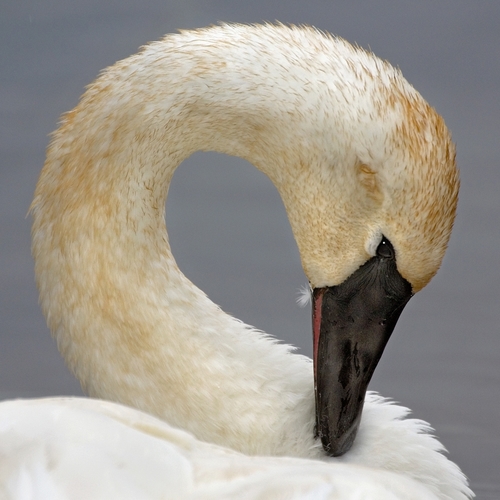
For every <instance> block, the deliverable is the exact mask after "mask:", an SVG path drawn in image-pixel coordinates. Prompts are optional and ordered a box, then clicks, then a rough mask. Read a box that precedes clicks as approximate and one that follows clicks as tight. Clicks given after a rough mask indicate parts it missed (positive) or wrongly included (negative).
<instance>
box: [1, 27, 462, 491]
mask: <svg viewBox="0 0 500 500" xmlns="http://www.w3.org/2000/svg"><path fill="white" fill-rule="evenodd" d="M197 150H216V151H220V152H223V153H227V154H231V155H236V156H240V157H243V158H246V159H248V160H249V161H250V162H251V163H253V164H254V165H255V166H256V167H257V168H259V169H260V170H262V171H263V172H264V173H266V174H267V175H268V176H269V178H270V179H271V180H272V181H273V183H274V184H275V186H276V187H277V189H278V191H279V193H280V195H281V197H282V199H283V202H284V204H285V207H286V209H287V213H288V216H289V220H290V223H291V226H292V230H293V232H294V236H295V238H296V241H297V244H298V246H299V251H300V254H301V259H302V264H303V267H304V270H305V273H306V275H307V277H308V279H309V281H310V285H311V287H313V288H316V287H324V286H335V285H338V284H340V283H342V282H343V281H344V280H345V279H346V278H347V277H349V276H350V275H351V274H352V273H353V272H354V271H355V270H356V269H357V268H358V267H359V266H360V265H362V264H363V263H364V262H366V261H367V260H368V259H370V258H371V257H372V256H373V254H374V252H375V250H376V248H377V245H378V244H379V242H380V240H381V238H382V235H384V237H386V238H388V239H389V240H390V241H391V242H392V245H393V246H394V249H395V252H396V255H397V267H398V271H399V272H400V273H401V275H402V276H403V277H404V278H405V279H406V280H407V281H408V282H409V283H410V284H411V286H412V289H413V291H414V292H417V291H419V290H420V289H421V288H423V287H424V286H425V285H426V284H427V283H428V281H429V280H430V279H431V278H432V276H433V275H434V274H435V272H436V271H437V269H438V267H439V265H440V263H441V260H442V257H443V255H444V252H445V250H446V246H447V243H448V239H449V235H450V231H451V227H452V224H453V220H454V215H455V210H456V200H457V193H458V175H457V171H456V168H455V163H454V147H453V144H452V143H451V140H450V137H449V134H448V132H447V130H446V127H445V125H444V123H443V121H442V119H441V118H440V117H439V116H438V115H437V114H436V113H435V112H434V110H433V109H432V108H430V107H429V106H428V105H427V103H425V101H424V100H423V99H422V98H421V97H420V95H419V94H418V93H417V92H416V91H415V90H414V89H413V88H412V87H411V86H410V85H409V84H408V83H407V82H406V81H405V80H404V78H403V77H402V76H401V74H400V73H399V72H398V71H397V70H395V69H394V68H392V67H391V66H390V65H389V64H388V63H386V62H383V61H380V60H379V59H377V58H376V57H375V56H373V55H372V54H370V53H368V52H365V51H363V50H361V49H357V48H354V47H352V46H351V45H349V44H348V43H346V42H345V41H343V40H341V39H337V38H332V37H330V36H328V35H324V34H322V33H319V32H317V31H315V30H314V29H312V28H296V27H292V28H288V27H285V26H270V25H267V26H240V25H235V26H231V25H230V26H227V25H225V26H218V27H212V28H208V29H206V30H198V31H188V32H183V33H180V34H177V35H169V36H167V37H166V38H165V39H164V40H162V41H160V42H156V43H153V44H151V45H149V46H147V47H145V48H144V49H143V51H142V52H141V53H139V54H137V55H135V56H132V57H130V58H128V59H126V60H124V61H121V62H119V63H117V64H116V65H114V66H113V67H111V68H109V69H108V70H106V71H105V72H104V73H103V74H102V75H101V76H100V77H99V79H98V80H96V82H95V83H94V84H92V85H91V86H90V87H89V88H88V90H87V91H86V93H85V95H84V96H83V97H82V100H81V102H80V104H79V105H78V106H77V107H76V108H75V109H74V110H73V111H71V112H69V113H68V114H66V115H65V116H64V118H63V121H62V125H61V127H60V128H59V130H58V131H57V132H56V133H55V134H54V138H53V141H52V143H51V146H50V148H49V150H48V152H47V161H46V164H45V167H44V170H43V172H42V175H41V177H40V181H39V183H38V186H37V190H36V194H35V199H34V201H33V205H32V213H33V217H34V224H33V255H34V258H35V266H36V275H37V283H38V287H39V290H40V300H41V306H42V309H43V311H44V314H45V315H46V318H47V322H48V324H49V326H50V328H51V330H52V333H53V335H54V337H55V338H56V340H57V342H58V347H59V349H60V350H61V352H62V354H63V356H64V357H65V359H66V361H67V363H68V365H69V367H70V368H71V369H72V371H73V372H74V373H75V375H76V376H77V377H78V378H79V380H80V381H81V383H82V386H83V388H84V389H85V390H86V391H87V392H88V393H89V394H90V395H91V396H93V397H98V398H102V399H108V400H111V401H115V402H119V403H122V404H125V405H128V406H131V407H135V408H138V409H140V410H142V411H143V412H145V413H140V412H137V411H136V410H132V409H128V408H125V407H122V406H118V405H116V404H114V403H109V402H102V401H97V400H78V399H59V400H39V401H32V402H8V403H2V405H0V432H2V433H3V437H2V439H0V457H2V456H3V457H8V459H3V460H2V461H1V462H0V466H1V468H0V478H1V482H0V485H1V488H2V490H0V491H1V492H2V493H3V494H4V497H5V498H38V497H37V496H36V495H37V494H38V493H37V492H44V495H45V496H43V495H42V496H41V497H43V498H45V497H48V498H78V494H79V493H78V492H83V493H82V494H81V498H89V497H92V498H113V497H114V498H128V497H130V498H152V499H153V498H190V495H191V496H192V497H193V498H195V497H196V498H342V499H345V498H349V499H351V498H352V499H357V498H373V499H381V498H384V499H388V498H408V499H410V498H419V499H422V498H439V499H443V500H444V499H455V500H460V499H466V498H467V497H469V496H470V495H471V492H470V490H469V489H468V487H467V484H466V480H465V478H464V476H463V475H462V474H461V472H460V471H459V469H458V467H457V466H456V465H454V464H453V463H452V462H450V461H449V460H448V459H447V458H445V457H444V456H443V455H442V454H441V453H440V452H439V451H440V450H441V446H440V444H439V443H438V442H437V441H436V440H435V439H434V438H432V437H430V436H429V435H428V434H427V431H428V428H427V425H426V424H424V423H422V422H419V421H415V420H410V419H404V417H405V415H406V413H407V411H406V410H405V409H404V408H401V407H399V406H395V405H390V404H388V403H386V402H384V401H383V400H381V399H380V398H378V397H377V396H376V395H373V394H368V395H367V399H366V401H365V407H364V410H363V418H362V421H361V425H360V428H359V432H358V436H357V438H356V441H355V442H354V445H353V447H352V449H351V450H350V451H349V452H348V453H346V454H345V455H344V456H342V457H340V458H336V459H331V458H330V459H327V458H325V456H324V454H323V451H322V449H321V445H320V444H318V441H317V440H316V439H315V437H314V425H315V419H314V389H313V374H312V363H311V360H309V359H307V358H305V357H303V356H299V355H296V354H293V353H292V352H291V349H290V347H289V346H285V345H281V344H278V343H277V342H276V341H274V340H273V339H272V338H270V337H268V336H267V335H265V334H263V333H262V332H259V331H257V330H255V329H253V328H251V327H249V326H247V325H244V324H243V323H241V322H239V321H238V320H236V319H234V318H232V317H230V316H228V315H227V314H225V313H224V312H222V311H221V310H220V308H219V307H217V306H216V305H215V304H213V303H212V302H211V301H210V300H209V299H208V298H207V297H206V296H205V295H204V294H203V292H201V291H200V290H199V289H198V288H196V287H195V286H194V285H193V284H192V283H191V282H189V280H187V278H186V277H185V276H184V275H183V274H182V273H181V272H180V270H179V269H178V267H177V265H176V263H175V260H174V258H173V256H172V254H171V252H170V246H169V243H168V237H167V234H166V231H165V214H164V206H165V200H166V196H167V192H168V187H169V183H170V180H171V178H172V175H173V172H174V170H175V168H176V167H177V166H178V165H179V164H180V163H181V162H182V160H183V159H185V158H186V157H187V156H189V155H190V154H192V153H193V152H194V151H197ZM147 414H149V415H147ZM150 415H154V416H156V417H159V418H160V419H161V420H162V421H160V420H157V419H156V418H154V417H153V416H150ZM165 422H168V424H167V423H165ZM170 425H173V426H175V427H178V428H181V429H184V430H186V431H188V432H190V433H191V434H193V435H194V436H195V437H196V438H194V437H192V436H191V435H189V434H186V433H185V432H183V431H180V430H177V429H174V428H173V427H170ZM197 439H198V440H197ZM202 441H205V443H203V442H202ZM209 443H212V444H209ZM249 455H254V456H249ZM258 455H260V456H258ZM286 456H288V458H285V457H286ZM291 457H295V458H291Z"/></svg>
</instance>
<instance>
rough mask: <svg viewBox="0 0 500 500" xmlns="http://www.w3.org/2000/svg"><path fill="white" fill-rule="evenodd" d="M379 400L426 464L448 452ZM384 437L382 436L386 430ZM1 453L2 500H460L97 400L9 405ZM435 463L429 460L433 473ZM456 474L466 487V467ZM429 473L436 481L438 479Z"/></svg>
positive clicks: (1, 408) (398, 476)
mask: <svg viewBox="0 0 500 500" xmlns="http://www.w3.org/2000/svg"><path fill="white" fill-rule="evenodd" d="M379 403H380V404H379V406H378V407H377V410H376V411H377V412H378V413H379V414H378V415H375V422H377V423H378V424H382V425H383V424H387V422H389V421H391V420H393V422H394V423H396V427H397V426H398V425H399V426H401V429H400V431H402V432H401V435H402V436H404V435H405V432H406V433H407V434H406V438H407V439H406V440H405V442H406V444H407V445H408V444H409V443H410V441H411V439H413V441H414V442H413V446H414V450H413V451H414V452H416V453H417V454H418V453H419V448H422V445H424V450H425V451H424V453H423V454H422V459H424V460H423V461H422V462H424V461H425V454H426V451H427V450H428V449H436V450H439V449H440V445H439V443H438V442H437V441H436V440H435V439H434V438H432V437H430V436H429V435H427V434H424V433H422V431H424V430H425V427H426V425H425V424H424V423H423V422H418V421H415V420H400V419H401V418H402V417H403V416H404V415H405V413H406V411H405V409H402V408H401V407H398V406H394V405H390V404H387V403H383V402H382V401H379ZM405 428H406V429H405ZM397 434H398V432H397V430H396V435H397ZM379 437H381V438H382V439H384V436H383V433H380V436H379ZM408 438H410V439H408ZM384 444H385V443H384ZM388 444H390V443H388ZM385 449H386V448H383V449H382V454H384V450H385ZM400 451H401V450H397V449H393V450H391V452H389V453H388V455H390V453H394V454H396V455H397V454H399V453H400ZM347 455H348V454H347ZM0 456H8V457H9V459H8V460H0V498H2V499H6V500H11V499H16V500H17V499H21V498H22V499H25V498H30V499H31V498H32V499H37V498H43V499H51V500H52V499H54V500H55V499H57V500H66V499H68V500H70V499H71V500H77V499H82V500H83V499H88V498H92V499H96V500H97V499H106V500H108V499H115V498H116V499H120V500H124V499H130V500H135V499H137V498H144V499H151V500H156V499H164V498H182V499H203V500H208V499H221V498H238V499H247V500H254V499H259V498H260V499H261V498H266V499H270V500H272V499H278V498H279V499H283V498H287V499H296V500H298V499H304V500H305V499H315V500H316V499H323V500H327V499H331V500H336V499H339V500H346V499H353V500H354V499H360V498H362V499H370V500H391V499H394V500H396V499H397V500H401V499H404V500H436V499H438V498H460V497H459V496H455V495H453V492H452V491H451V490H450V491H449V492H448V493H449V494H450V496H443V495H436V494H435V492H434V491H433V488H432V487H427V486H425V485H424V484H423V483H422V482H421V481H417V480H415V479H412V477H411V474H408V475H405V474H402V471H399V472H396V471H388V470H384V469H382V468H377V467H370V466H366V465H362V464H359V463H356V461H355V460H354V461H353V460H347V461H345V460H337V459H336V460H335V461H334V462H325V461H318V460H308V459H303V458H295V457H261V456H257V457H256V456H248V455H243V454H241V453H238V452H236V451H234V450H230V449H228V448H223V447H220V446H217V445H214V444H209V443H204V442H201V441H197V440H196V439H194V438H193V436H192V435H190V434H188V433H186V432H184V431H181V430H179V429H175V428H173V427H171V426H170V425H168V424H167V423H165V422H163V421H161V420H159V419H157V418H154V417H152V416H150V415H147V414H145V413H142V412H139V411H137V410H134V409H131V408H128V407H124V406H121V405H118V404H116V403H111V402H108V401H102V400H96V399H83V398H54V399H45V400H43V399H42V400H26V401H8V402H4V403H1V404H0ZM437 456H440V457H441V460H442V461H443V462H445V461H446V459H445V458H444V457H443V456H442V455H437ZM413 465H414V464H411V466H413ZM406 467H410V464H406ZM432 467H433V464H430V463H429V464H428V468H429V470H428V472H430V471H431V468H432ZM420 472H423V471H420ZM455 472H456V474H457V476H456V481H457V484H458V483H459V482H460V480H461V478H460V473H459V472H458V469H457V470H456V471H455ZM427 479H428V480H429V481H430V482H431V483H432V482H433V481H435V480H436V477H435V476H434V474H431V475H429V477H428V478H427Z"/></svg>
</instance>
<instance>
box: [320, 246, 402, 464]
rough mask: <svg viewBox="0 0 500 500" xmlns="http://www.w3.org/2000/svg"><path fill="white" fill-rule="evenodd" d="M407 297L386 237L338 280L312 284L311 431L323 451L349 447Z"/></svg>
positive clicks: (336, 452) (338, 452)
mask: <svg viewBox="0 0 500 500" xmlns="http://www.w3.org/2000/svg"><path fill="white" fill-rule="evenodd" d="M411 296H412V289H411V285H410V283H408V281H406V280H405V279H404V278H403V277H402V276H401V275H400V274H399V272H398V269H397V266H396V255H395V252H394V248H393V247H392V245H391V243H390V242H389V240H387V239H386V238H382V242H381V243H380V245H379V247H378V248H377V254H376V256H375V257H372V258H371V259H370V260H369V261H367V262H366V263H365V264H363V265H362V266H361V267H360V268H359V269H358V270H357V271H355V272H354V273H353V274H352V275H351V276H350V277H349V278H347V279H346V280H345V281H344V282H343V283H342V284H340V285H338V286H333V287H326V288H316V289H314V291H313V340H314V379H315V384H314V386H315V393H316V433H317V436H318V437H320V438H321V442H322V444H323V448H324V450H325V452H326V453H327V454H328V455H331V456H339V455H343V454H344V453H345V452H346V451H348V450H349V449H350V448H351V446H352V443H353V442H354V438H355V437H356V432H357V430H358V426H359V422H360V420H361V412H362V409H363V402H364V399H365V393H366V389H367V387H368V383H369V382H370V379H371V378H372V375H373V372H374V371H375V367H376V366H377V363H378V361H379V359H380V357H381V356H382V353H383V351H384V348H385V346H386V344H387V341H388V340H389V337H390V336H391V333H392V331H393V330H394V327H395V325H396V322H397V320H398V318H399V315H400V314H401V311H402V310H403V308H404V306H405V305H406V303H407V302H408V300H410V298H411Z"/></svg>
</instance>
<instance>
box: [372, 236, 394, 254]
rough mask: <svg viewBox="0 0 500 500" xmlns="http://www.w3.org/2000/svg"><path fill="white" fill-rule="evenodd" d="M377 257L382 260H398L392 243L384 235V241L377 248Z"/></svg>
mask: <svg viewBox="0 0 500 500" xmlns="http://www.w3.org/2000/svg"><path fill="white" fill-rule="evenodd" d="M376 255H377V257H379V258H381V259H391V260H394V259H395V258H396V252H395V251H394V247H393V246H392V243H391V242H390V241H389V240H388V239H387V238H386V237H385V236H383V235H382V241H381V242H380V243H379V245H378V247H377V252H376Z"/></svg>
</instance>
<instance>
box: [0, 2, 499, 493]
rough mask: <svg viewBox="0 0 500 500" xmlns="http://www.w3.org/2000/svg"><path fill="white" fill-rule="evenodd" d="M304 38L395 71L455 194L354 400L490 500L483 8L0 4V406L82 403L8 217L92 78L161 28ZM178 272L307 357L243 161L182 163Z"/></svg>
mask: <svg viewBox="0 0 500 500" xmlns="http://www.w3.org/2000/svg"><path fill="white" fill-rule="evenodd" d="M264 20H266V21H274V20H279V21H281V22H284V23H296V24H302V23H305V24H312V25H314V26H316V27H318V28H320V29H322V30H327V31H330V32H332V33H335V34H338V35H341V36H343V37H345V38H347V39H348V40H350V41H351V42H356V43H358V44H359V45H361V46H363V47H366V48H371V49H372V50H373V51H374V52H375V53H376V54H377V55H379V56H380V57H382V58H385V59H388V60H389V61H390V62H391V63H392V64H393V65H397V66H399V67H400V68H401V69H402V71H403V73H404V75H405V76H406V78H407V79H408V80H409V81H410V82H411V83H412V84H413V85H414V86H415V87H416V88H417V90H419V91H420V93H421V94H422V95H423V96H424V97H425V98H426V99H427V100H428V101H429V102H430V103H431V104H432V105H433V106H434V107H435V108H437V110H438V111H439V112H440V113H441V114H442V115H443V116H444V118H445V120H446V122H447V124H448V126H449V127H450V129H451V130H452V133H453V137H454V140H455V141H456V143H457V146H458V163H459V166H460V168H461V175H462V190H461V196H460V205H459V214H458V220H457V222H456V226H455V231H454V234H453V237H452V239H451V244H450V249H449V252H448V254H447V256H446V258H445V261H444V264H443V266H442V269H441V270H440V272H439V273H438V275H437V277H436V278H435V279H434V280H433V281H432V283H431V284H430V285H429V286H428V287H427V288H426V289H425V290H424V291H423V292H421V293H420V294H418V295H417V296H416V297H415V298H413V299H412V301H411V302H410V304H409V305H408V306H407V307H406V309H405V311H404V313H403V316H402V318H401V320H400V321H399V323H398V325H397V328H396V331H395V332H394V334H393V336H392V339H391V341H390V342H389V345H388V347H387V349H386V352H385V354H384V356H383V358H382V361H381V363H380V365H379V367H378V369H377V371H376V374H375V377H374V379H373V382H372V384H371V388H372V389H374V390H377V391H380V392H381V393H382V394H383V395H384V396H387V397H391V398H393V399H395V400H397V401H399V402H401V403H402V404H404V405H406V406H409V407H410V408H412V410H413V415H414V416H416V417H418V418H422V419H424V420H427V421H429V422H431V424H432V425H433V426H434V427H435V429H436V433H437V435H438V436H439V438H440V439H441V440H442V441H443V443H444V444H445V446H446V447H447V448H448V450H449V451H450V455H451V458H452V459H453V460H454V461H456V462H457V463H458V464H459V465H460V466H461V467H462V468H463V470H464V472H465V473H466V474H467V475H468V476H469V477H470V479H471V482H472V487H473V488H474V489H475V491H476V492H477V493H478V498H479V499H498V498H500V479H499V472H500V470H499V469H500V467H499V465H500V369H499V366H498V365H499V361H500V327H499V325H500V304H499V297H500V288H499V285H500V266H499V253H500V252H499V248H500V231H499V229H500V220H499V216H500V173H499V170H498V161H499V156H500V155H499V143H500V138H499V131H500V98H499V90H500V2H494V1H489V2H488V1H470V0H462V1H459V0H455V1H453V2H451V1H449V0H448V1H447V0H443V1H440V2H436V1H435V0H419V1H418V2H410V1H403V0H401V1H399V2H396V1H390V0H379V1H376V2H375V1H374V2H368V1H358V0H350V1H347V0H342V1H340V0H339V1H337V0H329V1H327V0H307V1H303V0H302V1H298V0H289V1H287V2H283V1H277V0H274V1H273V0H271V1H270V0H252V1H249V0H183V1H178V0H177V1H173V0H163V1H161V0H113V1H112V0H110V1H107V2H102V1H97V0H72V1H71V2H68V1H64V0H2V1H1V2H0V117H1V118H0V318H1V321H0V399H5V398H14V397H32V396H48V395H62V394H78V395H80V394H82V393H81V390H80V388H79V385H78V383H77V382H76V381H75V380H74V379H73V377H72V375H71V374H70V373H69V372H68V371H67V369H66V368H65V366H64V363H63V361H62V359H61V358H60V356H59V354H58V352H57V348H56V346H55V344H54V342H53V341H52V339H51V338H50V334H49V332H48V330H47V327H46V325H45V321H44V319H43V317H42V315H41V313H40V311H39V308H38V304H37V291H36V288H35V285H34V280H33V264H32V259H31V256H30V234H29V233H30V218H29V217H28V218H26V213H27V211H28V207H29V204H30V201H31V198H32V193H33V190H34V187H35V183H36V180H37V177H38V173H39V171H40V168H41V166H42V164H43V161H44V150H45V148H46V146H47V143H48V134H49V133H50V132H51V131H52V130H53V129H54V128H56V125H57V121H58V117H59V115H60V114H61V113H62V112H64V111H67V110H69V109H71V108H72V107H73V106H75V104H76V103H77V100H78V98H79V96H80V95H81V93H82V92H83V90H84V86H85V85H86V84H88V83H90V82H91V81H92V80H93V79H94V78H95V77H96V75H97V74H98V72H99V70H100V69H102V68H103V67H105V66H108V65H110V64H112V63H114V62H115V61H116V60H118V59H121V58H124V57H126V56H128V55H130V54H132V53H134V52H136V51H137V49H138V47H139V46H140V45H142V44H144V43H146V42H148V41H151V40H155V39H158V38H159V37H161V36H162V35H163V34H164V33H167V32H171V31H175V30H177V29H179V28H193V27H200V26H205V25H208V24H213V23H217V22H219V21H228V22H229V21H233V22H245V23H254V22H260V21H264ZM167 208H168V216H167V223H168V227H169V233H170V240H171V242H172V246H173V250H174V255H175V256H176V258H177V260H178V263H179V265H180V267H181V269H182V270H183V271H184V272H185V273H186V275H187V276H188V277H189V278H190V279H191V280H192V281H194V282H195V283H196V284H198V285H199V286H200V287H201V288H202V289H203V290H204V291H206V292H207V293H208V295H209V296H210V297H211V298H212V299H213V300H214V301H215V302H217V303H219V304H220V305H221V306H222V307H223V308H224V309H225V310H226V311H228V312H230V313H233V314H234V315H236V316H238V317H239V318H241V319H242V320H244V321H245V322H248V323H250V324H253V325H255V326H257V327H259V328H262V329H264V330H266V331H268V332H269V333H271V334H273V335H275V336H277V337H278V338H280V339H283V340H285V341H286V342H289V343H293V344H295V345H297V346H299V347H300V349H301V352H303V353H305V354H307V355H310V354H311V339H310V336H311V332H310V331H311V328H310V311H309V308H305V309H301V308H299V307H298V306H296V304H295V300H296V298H297V293H298V292H297V291H298V289H299V287H301V286H302V285H304V284H305V283H306V280H305V277H304V275H303V273H302V270H301V267H300V262H299V257H298V252H297V248H296V245H295V242H294V240H293V237H292V234H291V230H290V227H289V224H288V221H287V218H286V214H285V211H284V208H283V206H282V204H281V201H280V199H279V197H278V195H277V193H276V191H275V189H274V187H273V186H272V184H271V183H270V181H269V180H268V179H267V178H266V177H265V176H263V175H262V174H260V173H259V172H258V171H257V170H256V169H254V168H253V167H251V166H250V165H249V164H247V163H246V162H244V161H241V160H239V159H236V158H231V157H226V156H223V155H218V154H214V153H203V154H201V153H198V154H195V155H194V156H193V157H191V158H190V159H189V160H187V161H185V162H184V164H183V165H182V166H181V167H180V168H179V169H178V171H177V172H176V174H175V177H174V182H173V186H172V188H171V193H170V196H169V200H168V203H167Z"/></svg>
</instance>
